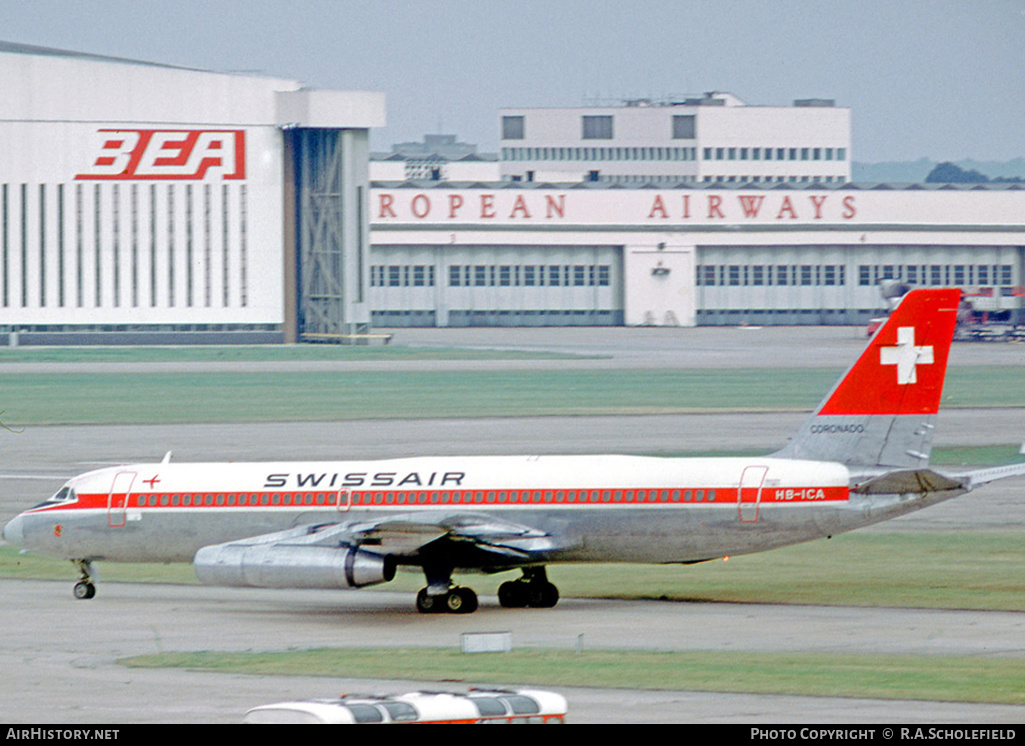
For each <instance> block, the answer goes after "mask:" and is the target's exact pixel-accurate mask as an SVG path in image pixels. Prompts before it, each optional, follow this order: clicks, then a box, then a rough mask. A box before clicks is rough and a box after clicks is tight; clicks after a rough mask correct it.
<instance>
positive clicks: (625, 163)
mask: <svg viewBox="0 0 1025 746" xmlns="http://www.w3.org/2000/svg"><path fill="white" fill-rule="evenodd" d="M500 118H501V121H500V124H501V133H500V134H501V149H500V158H501V170H502V178H503V179H508V180H511V181H528V182H529V181H541V182H560V181H604V182H610V183H617V184H624V185H637V184H641V183H659V184H663V185H672V184H735V183H746V184H763V183H771V184H779V183H788V184H799V185H807V184H827V185H831V184H842V183H845V182H847V181H850V174H851V148H850V143H851V117H850V110H849V109H846V108H840V107H836V106H835V105H834V103H833V102H832V101H829V100H822V99H808V100H802V101H795V102H794V106H787V107H776V106H748V105H746V104H744V102H742V101H741V100H740V99H738V98H737V97H736V96H733V95H731V94H728V93H708V94H705V96H703V97H700V98H691V99H687V98H684V99H682V100H680V101H649V100H641V101H628V102H624V103H623V104H622V105H619V106H607V107H581V108H549V109H539V108H527V109H502V110H501V113H500Z"/></svg>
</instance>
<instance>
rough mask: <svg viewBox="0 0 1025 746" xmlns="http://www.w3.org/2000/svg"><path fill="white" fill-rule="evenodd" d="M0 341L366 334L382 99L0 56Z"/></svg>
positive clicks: (10, 52)
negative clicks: (374, 138)
mask: <svg viewBox="0 0 1025 746" xmlns="http://www.w3.org/2000/svg"><path fill="white" fill-rule="evenodd" d="M0 101H3V104H2V106H0V143H2V144H3V147H2V148H0V218H2V223H0V332H7V333H8V335H9V340H10V341H11V342H16V341H20V343H22V344H28V343H40V344H46V343H50V344H53V343H84V342H114V341H117V342H125V341H141V342H168V343H173V342H221V341H233V342H240V341H250V342H271V341H273V342H281V341H292V340H296V339H298V338H300V337H301V336H302V335H303V334H321V333H332V332H333V333H336V334H337V333H339V332H341V331H346V332H361V331H366V330H367V329H368V328H369V326H368V324H369V319H370V313H369V307H368V305H367V303H366V299H365V297H364V291H365V289H366V281H365V280H363V279H361V278H364V277H368V276H369V275H368V272H367V270H366V267H365V261H364V259H365V257H366V255H367V251H368V249H367V247H368V246H369V226H368V224H367V221H366V220H365V216H366V215H367V214H368V212H367V201H368V195H369V182H368V172H367V164H368V158H369V128H370V127H381V126H384V122H385V106H384V95H383V94H381V93H373V92H352V91H330V90H311V89H308V88H304V87H303V85H302V84H301V83H300V82H298V81H294V80H287V79H279V78H272V77H266V76H258V75H250V74H226V73H216V72H209V71H204V70H193V69H186V68H181V67H174V66H169V65H160V64H153V63H147V62H139V61H135V60H125V59H117V58H110V57H103V56H97V55H90V54H81V53H77V52H68V51H63V50H56V49H47V48H40V47H31V46H26V45H20V44H12V43H4V42H0Z"/></svg>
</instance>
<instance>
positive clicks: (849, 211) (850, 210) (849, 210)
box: [843, 194, 858, 220]
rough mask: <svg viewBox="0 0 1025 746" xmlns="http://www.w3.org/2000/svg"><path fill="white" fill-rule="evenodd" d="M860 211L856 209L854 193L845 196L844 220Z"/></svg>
mask: <svg viewBox="0 0 1025 746" xmlns="http://www.w3.org/2000/svg"><path fill="white" fill-rule="evenodd" d="M857 214H858V211H857V210H855V209H854V195H853V194H849V195H847V196H846V197H844V198H843V217H844V220H850V219H851V218H853V217H854V216H855V215H857Z"/></svg>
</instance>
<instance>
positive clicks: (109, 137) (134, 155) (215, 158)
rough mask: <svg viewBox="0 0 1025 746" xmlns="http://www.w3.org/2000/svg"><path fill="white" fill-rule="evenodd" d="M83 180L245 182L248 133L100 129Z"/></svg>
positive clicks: (240, 131) (231, 131) (82, 175)
mask: <svg viewBox="0 0 1025 746" xmlns="http://www.w3.org/2000/svg"><path fill="white" fill-rule="evenodd" d="M97 135H98V136H99V138H98V139H99V143H98V145H99V146H98V154H97V157H96V159H95V160H94V161H93V163H92V165H91V167H90V168H89V170H88V171H87V172H85V173H80V174H78V175H76V176H75V178H76V179H79V180H143V181H166V180H179V181H185V180H189V181H199V180H203V179H245V178H246V144H245V143H246V140H245V131H244V130H99V131H98V132H97Z"/></svg>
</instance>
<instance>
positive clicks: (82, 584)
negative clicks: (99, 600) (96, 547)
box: [71, 560, 96, 601]
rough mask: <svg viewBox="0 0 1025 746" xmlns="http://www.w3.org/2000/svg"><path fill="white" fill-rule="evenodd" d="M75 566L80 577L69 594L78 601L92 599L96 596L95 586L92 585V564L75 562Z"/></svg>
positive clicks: (84, 561) (87, 561)
mask: <svg viewBox="0 0 1025 746" xmlns="http://www.w3.org/2000/svg"><path fill="white" fill-rule="evenodd" d="M75 564H76V565H78V571H79V572H80V573H81V575H80V576H79V579H78V582H77V583H75V587H74V588H72V589H71V592H72V594H73V595H74V596H75V598H76V599H78V600H79V601H82V600H85V599H87V598H92V597H93V596H95V595H96V585H95V584H94V583H93V563H92V562H90V561H89V560H76V561H75Z"/></svg>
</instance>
